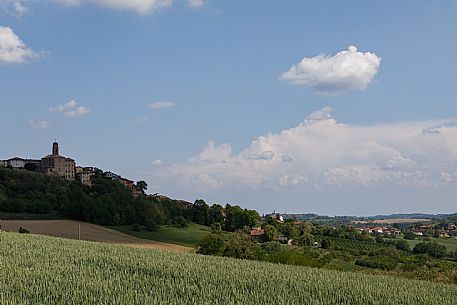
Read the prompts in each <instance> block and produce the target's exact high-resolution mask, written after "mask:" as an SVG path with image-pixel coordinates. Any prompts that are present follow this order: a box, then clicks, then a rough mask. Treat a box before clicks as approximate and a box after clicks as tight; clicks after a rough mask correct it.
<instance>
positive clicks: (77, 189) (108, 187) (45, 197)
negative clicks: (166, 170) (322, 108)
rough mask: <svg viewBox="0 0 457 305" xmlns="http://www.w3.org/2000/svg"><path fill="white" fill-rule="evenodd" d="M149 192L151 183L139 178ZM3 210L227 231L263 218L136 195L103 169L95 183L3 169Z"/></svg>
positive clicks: (233, 209) (0, 200)
mask: <svg viewBox="0 0 457 305" xmlns="http://www.w3.org/2000/svg"><path fill="white" fill-rule="evenodd" d="M137 187H140V188H141V189H142V190H143V193H144V191H145V190H146V189H147V184H146V183H145V182H144V181H139V182H137ZM0 211H4V212H12V213H24V212H26V213H32V214H48V213H56V214H60V215H62V216H66V217H69V218H72V219H76V220H82V221H87V222H90V223H95V224H99V225H136V226H135V227H136V228H138V229H139V228H140V227H145V228H146V229H148V230H151V231H153V230H157V229H158V228H159V227H160V225H170V226H177V227H185V226H186V225H187V223H188V222H190V221H193V222H196V223H198V224H202V225H208V226H210V225H213V224H216V223H219V224H221V225H222V229H223V230H225V231H231V232H233V231H236V230H239V229H243V228H244V227H250V226H253V225H255V224H256V223H257V222H258V221H259V220H260V216H259V215H258V213H257V212H256V211H254V210H246V209H242V208H240V207H239V206H235V205H229V204H227V205H226V206H225V207H223V206H221V205H219V204H214V205H212V206H208V204H206V203H205V202H204V201H203V200H197V201H195V203H194V204H191V205H189V204H182V202H180V201H177V200H173V199H170V198H167V197H165V196H141V197H139V198H134V197H133V195H132V192H131V190H130V189H129V188H127V187H125V186H124V185H123V184H121V183H119V182H118V181H115V180H111V179H105V178H104V177H103V175H102V173H101V172H99V173H96V175H95V176H94V177H93V179H92V186H90V187H89V186H85V185H82V184H81V183H79V182H78V181H68V180H65V179H64V178H62V177H55V176H47V175H44V174H42V173H39V172H33V171H26V170H13V169H8V168H1V167H0Z"/></svg>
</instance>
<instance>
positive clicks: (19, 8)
mask: <svg viewBox="0 0 457 305" xmlns="http://www.w3.org/2000/svg"><path fill="white" fill-rule="evenodd" d="M13 5H14V12H15V16H17V17H23V16H25V15H27V14H28V13H29V12H30V10H29V8H28V7H26V6H25V5H24V4H22V3H21V2H19V1H16V2H14V4H13Z"/></svg>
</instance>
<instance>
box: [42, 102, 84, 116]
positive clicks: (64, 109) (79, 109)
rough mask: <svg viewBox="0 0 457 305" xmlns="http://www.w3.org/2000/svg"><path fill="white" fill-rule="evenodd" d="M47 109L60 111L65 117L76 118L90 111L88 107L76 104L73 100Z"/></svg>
mask: <svg viewBox="0 0 457 305" xmlns="http://www.w3.org/2000/svg"><path fill="white" fill-rule="evenodd" d="M49 111H51V112H58V113H62V114H63V116H64V117H66V118H76V117H80V116H83V115H85V114H87V113H89V112H90V109H89V108H87V107H85V106H78V103H76V101H75V100H71V101H69V102H68V103H66V104H64V105H60V106H56V107H50V108H49Z"/></svg>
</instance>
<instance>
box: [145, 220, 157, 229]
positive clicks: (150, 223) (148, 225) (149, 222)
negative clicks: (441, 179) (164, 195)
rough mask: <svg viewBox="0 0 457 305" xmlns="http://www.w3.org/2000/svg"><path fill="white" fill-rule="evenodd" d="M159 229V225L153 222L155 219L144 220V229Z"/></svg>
mask: <svg viewBox="0 0 457 305" xmlns="http://www.w3.org/2000/svg"><path fill="white" fill-rule="evenodd" d="M159 229H160V226H159V224H158V223H157V222H155V220H153V219H148V220H147V221H146V230H148V231H151V232H155V231H159Z"/></svg>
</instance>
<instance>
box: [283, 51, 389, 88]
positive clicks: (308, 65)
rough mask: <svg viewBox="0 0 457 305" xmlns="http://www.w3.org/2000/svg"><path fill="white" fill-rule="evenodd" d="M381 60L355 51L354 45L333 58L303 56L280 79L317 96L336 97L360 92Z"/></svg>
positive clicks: (375, 71) (372, 54)
mask: <svg viewBox="0 0 457 305" xmlns="http://www.w3.org/2000/svg"><path fill="white" fill-rule="evenodd" d="M380 64H381V58H380V57H378V56H377V55H376V54H374V53H370V52H366V53H363V52H359V51H357V48H356V47H355V46H350V47H349V48H348V50H346V51H341V52H338V53H337V54H335V55H333V56H327V55H324V54H321V55H318V56H315V57H305V58H303V59H302V60H301V61H300V62H299V63H297V64H295V65H293V66H292V67H291V68H290V69H289V71H287V72H284V73H283V74H282V75H281V76H280V79H281V80H285V81H290V82H292V83H293V84H297V85H303V86H306V87H310V88H311V89H313V90H314V91H315V92H316V93H317V94H319V95H337V94H342V93H345V92H347V91H351V90H364V89H366V88H367V87H368V85H369V84H370V83H371V82H372V80H373V78H374V77H375V76H376V74H377V73H378V69H379V66H380Z"/></svg>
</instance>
